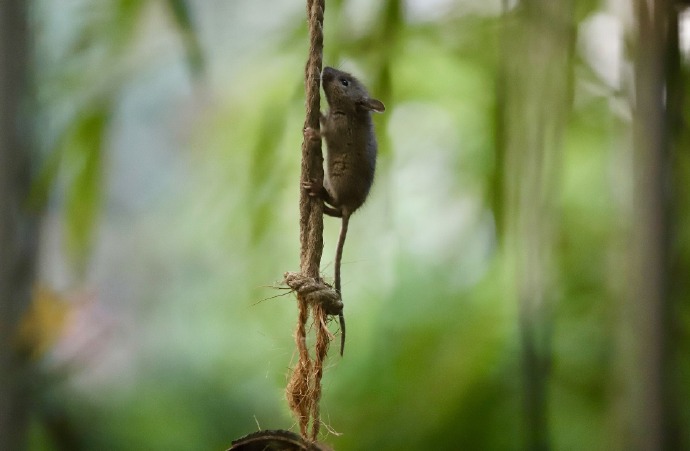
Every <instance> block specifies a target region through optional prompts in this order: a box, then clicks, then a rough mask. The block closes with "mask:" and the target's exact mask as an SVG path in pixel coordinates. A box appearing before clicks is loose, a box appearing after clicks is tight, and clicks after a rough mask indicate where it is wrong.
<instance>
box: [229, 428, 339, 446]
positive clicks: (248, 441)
mask: <svg viewBox="0 0 690 451" xmlns="http://www.w3.org/2000/svg"><path fill="white" fill-rule="evenodd" d="M303 450H304V451H333V449H332V448H330V447H328V446H326V445H323V444H321V443H318V442H316V443H310V442H308V441H306V440H304V439H303V438H302V437H301V436H300V435H299V434H295V433H294V432H290V431H283V430H277V431H268V430H267V431H258V432H252V433H251V434H249V435H245V436H244V437H242V438H239V439H237V440H234V441H233V442H232V446H231V447H230V448H229V449H228V451H303Z"/></svg>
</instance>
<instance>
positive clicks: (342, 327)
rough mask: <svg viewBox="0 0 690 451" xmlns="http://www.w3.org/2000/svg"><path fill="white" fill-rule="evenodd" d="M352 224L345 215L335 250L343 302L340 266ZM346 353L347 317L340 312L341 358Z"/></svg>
mask: <svg viewBox="0 0 690 451" xmlns="http://www.w3.org/2000/svg"><path fill="white" fill-rule="evenodd" d="M349 222H350V214H349V213H343V220H342V224H341V226H340V237H339V238H338V247H337V248H336V250H335V291H337V292H338V294H340V300H341V301H342V298H343V293H342V291H341V289H340V264H341V262H342V259H343V247H345V238H346V237H347V226H348V224H349ZM344 351H345V316H343V312H342V311H341V312H340V356H341V357H342V355H343V352H344Z"/></svg>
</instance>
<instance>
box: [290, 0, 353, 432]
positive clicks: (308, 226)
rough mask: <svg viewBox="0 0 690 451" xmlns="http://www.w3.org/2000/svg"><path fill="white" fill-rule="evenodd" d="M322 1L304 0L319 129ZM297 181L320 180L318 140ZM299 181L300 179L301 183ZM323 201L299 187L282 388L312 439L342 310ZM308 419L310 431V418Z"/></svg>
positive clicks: (308, 85) (313, 117) (310, 119)
mask: <svg viewBox="0 0 690 451" xmlns="http://www.w3.org/2000/svg"><path fill="white" fill-rule="evenodd" d="M325 8H326V5H325V0H307V20H308V23H309V58H308V60H307V65H306V67H305V74H304V78H305V80H304V81H305V89H306V98H307V102H306V118H305V121H304V127H305V129H306V128H307V127H310V128H312V129H313V130H318V129H319V116H320V102H321V97H320V92H319V89H320V82H321V66H322V60H323V14H324V10H325ZM301 172H302V175H301V181H308V180H314V179H317V180H322V179H323V156H322V153H321V140H313V139H306V138H305V139H304V140H303V142H302V168H301ZM300 184H301V182H300ZM322 210H323V204H322V202H320V201H318V200H315V199H312V198H310V197H309V196H308V194H307V193H306V192H305V191H304V190H300V246H301V247H300V273H299V274H297V273H286V274H285V283H286V284H287V285H288V286H290V287H291V288H292V289H293V290H295V292H296V293H297V305H298V309H299V314H298V322H297V328H296V330H295V343H296V345H297V350H298V354H299V361H298V362H297V365H295V368H294V369H293V372H292V376H291V377H290V381H289V382H288V385H287V388H286V397H287V399H288V404H289V405H290V409H291V410H292V412H293V414H294V415H295V416H296V417H297V419H298V421H299V427H300V433H301V434H302V436H303V437H305V438H307V439H308V440H310V441H312V442H315V441H316V438H317V436H318V434H319V429H320V426H321V420H320V409H319V402H320V400H321V378H322V377H323V362H324V361H325V359H326V356H327V354H328V345H329V343H330V340H331V339H332V335H331V333H330V332H329V330H328V328H327V327H326V319H327V317H328V315H329V314H330V315H333V314H335V315H337V314H338V313H340V312H341V311H342V302H341V300H340V295H339V294H338V293H337V292H336V291H334V290H333V289H332V288H331V287H330V286H329V285H328V284H326V283H325V282H323V281H322V280H321V278H320V276H319V265H320V263H321V254H322V251H323V211H322ZM309 307H311V309H312V315H313V325H314V328H315V329H316V345H315V351H316V355H315V358H314V360H313V361H312V360H311V358H310V356H309V350H308V348H307V340H306V323H307V320H308V318H309ZM310 418H311V420H312V426H311V431H309V420H310Z"/></svg>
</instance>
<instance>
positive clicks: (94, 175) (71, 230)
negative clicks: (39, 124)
mask: <svg viewBox="0 0 690 451" xmlns="http://www.w3.org/2000/svg"><path fill="white" fill-rule="evenodd" d="M109 112H110V105H100V106H98V107H95V108H94V109H92V110H90V111H87V112H86V113H85V114H83V115H82V116H80V117H79V118H77V120H76V121H75V123H74V124H73V126H72V128H71V129H70V130H69V131H68V132H67V134H66V136H65V139H64V141H63V143H62V147H63V148H62V149H61V150H60V152H62V153H64V155H65V162H64V164H65V165H66V168H65V169H66V172H67V173H68V174H69V181H68V182H67V188H66V193H65V194H66V195H65V235H66V242H67V247H68V250H69V252H70V254H71V255H72V257H73V259H74V261H75V262H76V263H77V265H78V267H81V266H83V264H84V262H85V258H86V257H87V256H88V253H89V251H90V249H91V245H92V242H93V236H94V232H95V222H96V218H97V216H98V214H99V213H100V206H101V201H102V190H103V188H102V185H103V152H104V148H103V146H104V140H105V133H106V130H107V125H108V118H109Z"/></svg>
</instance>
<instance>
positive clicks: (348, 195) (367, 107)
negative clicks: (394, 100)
mask: <svg viewBox="0 0 690 451" xmlns="http://www.w3.org/2000/svg"><path fill="white" fill-rule="evenodd" d="M321 81H322V85H323V90H324V92H325V93H326V100H327V101H328V112H327V114H323V113H322V114H321V121H320V122H321V132H320V133H319V132H317V131H315V130H313V129H311V128H307V129H305V131H304V132H305V136H307V138H309V139H321V138H322V137H323V138H324V139H325V140H326V148H327V153H326V170H325V180H324V181H323V182H319V181H316V180H312V181H309V182H303V183H302V187H303V188H304V189H306V190H307V191H308V192H309V194H310V195H311V196H314V197H318V198H320V199H323V201H324V207H323V211H324V213H325V214H327V215H329V216H334V217H338V218H342V224H341V227H340V237H339V238H338V247H337V248H336V253H335V289H336V291H337V292H338V293H339V294H341V296H342V292H341V287H340V263H341V260H342V257H343V246H344V245H345V237H346V236H347V226H348V223H349V221H350V216H351V215H352V213H354V212H355V211H356V210H357V209H358V208H359V207H361V206H362V204H364V201H366V199H367V196H368V195H369V191H370V189H371V186H372V184H373V183H374V172H375V170H376V153H377V147H378V146H377V143H376V134H375V131H374V123H373V121H372V118H371V112H372V111H374V112H378V113H382V112H384V111H385V109H386V107H385V106H384V105H383V102H381V101H380V100H377V99H373V98H371V97H369V93H368V92H367V89H366V88H365V87H364V85H363V84H362V83H361V82H360V81H359V80H358V79H357V78H355V77H354V76H352V75H351V74H349V73H347V72H343V71H339V70H337V69H334V68H332V67H326V68H324V69H323V72H322V74H321ZM340 330H341V336H340V355H341V356H342V355H343V351H344V350H345V318H344V316H343V313H342V312H341V313H340Z"/></svg>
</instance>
